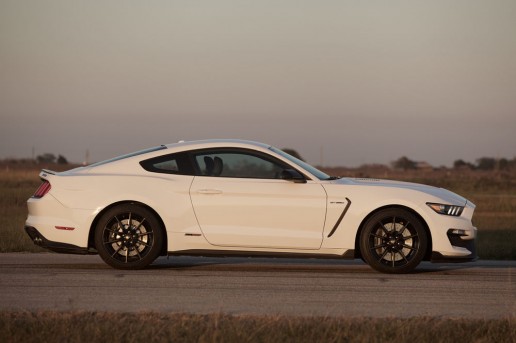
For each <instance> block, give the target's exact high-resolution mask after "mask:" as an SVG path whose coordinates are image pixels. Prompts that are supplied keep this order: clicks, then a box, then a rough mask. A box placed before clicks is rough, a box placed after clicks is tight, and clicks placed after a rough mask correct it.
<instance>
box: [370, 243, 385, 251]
mask: <svg viewBox="0 0 516 343" xmlns="http://www.w3.org/2000/svg"><path fill="white" fill-rule="evenodd" d="M386 246H387V243H383V244H380V245H375V246H374V247H372V248H371V250H376V249H380V248H385V247H386Z"/></svg>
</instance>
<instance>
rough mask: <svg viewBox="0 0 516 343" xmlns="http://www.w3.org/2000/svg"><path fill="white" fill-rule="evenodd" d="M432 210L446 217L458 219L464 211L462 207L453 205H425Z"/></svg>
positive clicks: (428, 203) (429, 203)
mask: <svg viewBox="0 0 516 343" xmlns="http://www.w3.org/2000/svg"><path fill="white" fill-rule="evenodd" d="M426 204H427V205H428V206H430V208H431V209H432V210H434V211H435V212H437V213H439V214H445V215H448V216H454V217H458V216H460V215H461V214H462V211H463V210H464V206H454V205H445V204H435V203H431V202H427V203H426Z"/></svg>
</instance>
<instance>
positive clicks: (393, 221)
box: [392, 217, 396, 232]
mask: <svg viewBox="0 0 516 343" xmlns="http://www.w3.org/2000/svg"><path fill="white" fill-rule="evenodd" d="M392 232H396V217H392Z"/></svg>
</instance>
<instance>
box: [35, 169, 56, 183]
mask: <svg viewBox="0 0 516 343" xmlns="http://www.w3.org/2000/svg"><path fill="white" fill-rule="evenodd" d="M48 175H56V172H55V171H53V170H48V169H41V172H40V173H39V178H40V179H42V180H45V179H46V178H47V176H48Z"/></svg>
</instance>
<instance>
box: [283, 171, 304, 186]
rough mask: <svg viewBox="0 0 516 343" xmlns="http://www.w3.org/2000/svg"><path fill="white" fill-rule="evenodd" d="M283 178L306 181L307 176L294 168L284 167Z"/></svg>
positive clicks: (296, 181)
mask: <svg viewBox="0 0 516 343" xmlns="http://www.w3.org/2000/svg"><path fill="white" fill-rule="evenodd" d="M281 178H282V179H283V180H288V181H293V182H295V183H306V179H305V177H304V176H303V175H302V174H301V173H300V172H298V171H297V170H294V169H284V170H283V171H282V172H281Z"/></svg>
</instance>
